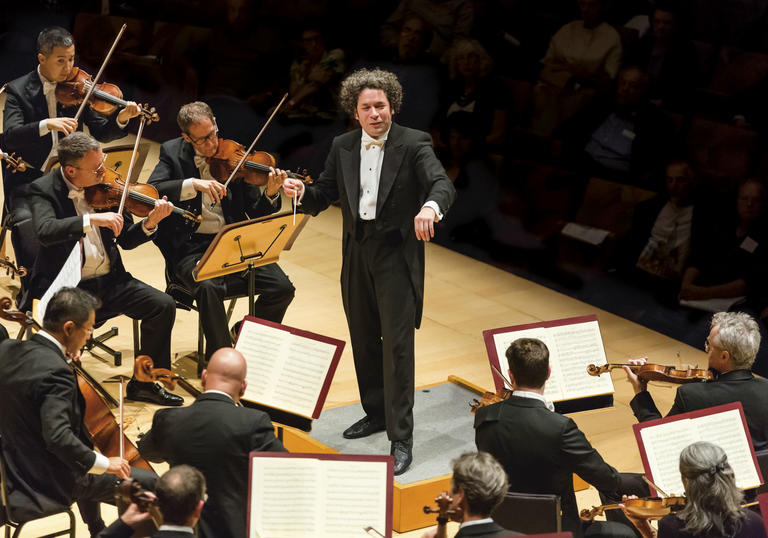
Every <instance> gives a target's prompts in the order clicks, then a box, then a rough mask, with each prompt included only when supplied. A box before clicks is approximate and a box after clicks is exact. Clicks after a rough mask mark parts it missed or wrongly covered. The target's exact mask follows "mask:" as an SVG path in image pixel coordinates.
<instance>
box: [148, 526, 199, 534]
mask: <svg viewBox="0 0 768 538" xmlns="http://www.w3.org/2000/svg"><path fill="white" fill-rule="evenodd" d="M157 530H158V531H175V532H188V533H189V534H195V531H194V529H193V528H192V527H185V526H184V525H160V528H159V529H157Z"/></svg>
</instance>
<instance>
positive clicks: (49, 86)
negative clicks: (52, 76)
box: [43, 80, 56, 95]
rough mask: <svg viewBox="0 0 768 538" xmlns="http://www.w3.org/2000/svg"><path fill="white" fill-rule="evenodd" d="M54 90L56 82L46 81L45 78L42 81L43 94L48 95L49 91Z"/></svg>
mask: <svg viewBox="0 0 768 538" xmlns="http://www.w3.org/2000/svg"><path fill="white" fill-rule="evenodd" d="M55 91H56V83H55V82H48V81H47V80H45V81H43V95H48V94H49V93H51V92H55Z"/></svg>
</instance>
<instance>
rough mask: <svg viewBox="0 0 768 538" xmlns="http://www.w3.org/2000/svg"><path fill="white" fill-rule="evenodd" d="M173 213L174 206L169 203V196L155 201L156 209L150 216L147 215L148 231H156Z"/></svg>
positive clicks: (145, 224) (145, 221)
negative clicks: (161, 222)
mask: <svg viewBox="0 0 768 538" xmlns="http://www.w3.org/2000/svg"><path fill="white" fill-rule="evenodd" d="M172 211H173V204H172V203H171V202H169V201H168V197H167V196H163V198H162V199H160V200H155V207H154V208H153V209H152V211H150V212H149V215H147V218H146V219H145V220H144V226H145V227H146V228H147V230H153V229H155V228H156V227H157V224H158V223H159V222H160V221H161V220H163V219H164V218H165V217H167V216H168V215H170V214H171V212H172Z"/></svg>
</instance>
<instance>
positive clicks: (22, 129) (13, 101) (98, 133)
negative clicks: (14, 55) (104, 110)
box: [3, 69, 125, 187]
mask: <svg viewBox="0 0 768 538" xmlns="http://www.w3.org/2000/svg"><path fill="white" fill-rule="evenodd" d="M77 108H78V107H68V108H65V107H62V105H61V104H59V103H57V105H56V116H57V117H59V118H62V117H70V118H73V117H75V114H76V113H77ZM47 118H48V103H47V102H46V100H45V95H44V94H43V83H42V81H41V80H40V76H39V75H38V74H37V69H35V70H33V71H31V72H30V73H27V74H26V75H24V76H23V77H20V78H17V79H16V80H13V81H11V82H9V83H8V86H6V99H5V110H4V111H3V130H4V133H5V138H6V140H5V144H6V146H5V147H3V150H4V151H15V152H17V153H19V154H20V155H21V156H22V157H23V158H24V160H25V161H27V162H28V163H29V164H31V165H32V166H34V167H35V168H40V167H41V166H42V165H43V163H44V162H45V159H46V158H47V157H48V154H49V153H50V152H51V146H52V144H53V141H52V138H51V135H50V134H46V135H45V136H40V121H41V120H43V119H47ZM81 118H82V120H81V121H80V122H79V123H78V130H82V128H83V124H85V125H87V126H88V131H89V132H90V133H91V136H93V137H94V138H95V139H96V140H99V141H100V142H110V141H112V140H116V139H118V138H122V137H123V136H125V132H124V131H123V130H122V129H121V128H120V127H119V126H118V125H117V121H116V120H115V116H114V115H113V116H109V117H108V116H102V115H101V114H98V113H96V112H94V111H93V110H91V108H90V107H86V108H85V110H84V111H83V114H82V116H81ZM59 136H60V137H61V136H63V134H62V133H59ZM15 175H18V174H6V176H5V184H6V185H9V186H12V187H15V186H17V185H15V184H14V183H13V180H14V177H13V176H15ZM9 180H10V181H11V182H12V183H9Z"/></svg>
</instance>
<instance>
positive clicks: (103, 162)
mask: <svg viewBox="0 0 768 538" xmlns="http://www.w3.org/2000/svg"><path fill="white" fill-rule="evenodd" d="M106 163H107V156H106V155H104V157H103V158H102V159H101V164H100V165H99V167H98V168H97V169H96V170H85V168H80V167H79V166H73V168H77V169H78V170H85V171H86V172H88V173H91V174H93V175H94V176H100V175H102V174H103V173H104V172H106V171H107V166H106Z"/></svg>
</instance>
